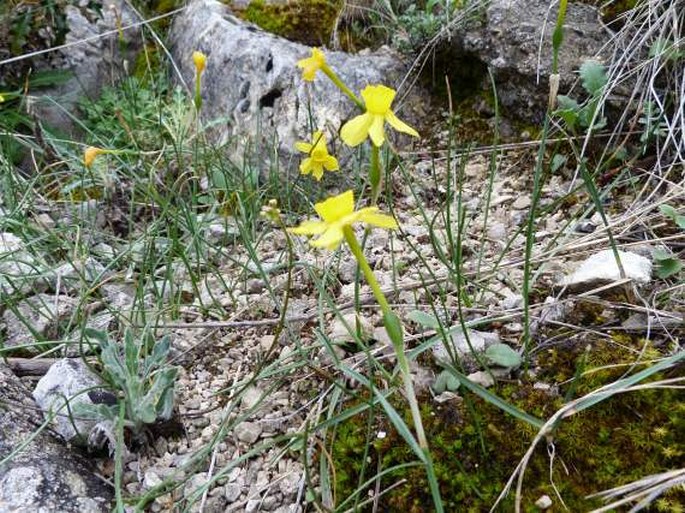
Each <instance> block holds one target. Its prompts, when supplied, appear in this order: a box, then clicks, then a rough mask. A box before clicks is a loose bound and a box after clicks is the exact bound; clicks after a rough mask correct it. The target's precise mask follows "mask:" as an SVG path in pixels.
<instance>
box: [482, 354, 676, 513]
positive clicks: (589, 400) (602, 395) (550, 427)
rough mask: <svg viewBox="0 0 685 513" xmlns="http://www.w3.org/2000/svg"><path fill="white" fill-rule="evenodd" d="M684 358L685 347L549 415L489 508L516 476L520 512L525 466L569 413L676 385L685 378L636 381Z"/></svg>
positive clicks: (517, 511)
mask: <svg viewBox="0 0 685 513" xmlns="http://www.w3.org/2000/svg"><path fill="white" fill-rule="evenodd" d="M683 359H685V351H680V352H678V353H676V354H674V355H673V356H670V357H668V358H666V359H664V360H661V362H659V363H657V364H656V365H653V366H652V367H649V368H647V369H644V370H642V371H640V372H637V373H636V374H634V375H632V376H629V377H627V378H623V379H620V380H618V381H615V382H613V383H610V384H608V385H605V386H603V387H601V388H598V389H597V390H594V391H592V392H590V393H589V394H587V395H585V396H583V397H580V398H578V399H576V400H574V401H571V402H569V403H568V404H566V405H564V406H563V407H562V408H560V409H559V410H558V411H557V412H556V413H555V414H554V415H552V416H551V417H550V419H549V420H548V421H547V422H545V424H544V426H542V428H541V429H540V431H539V432H538V434H537V435H536V436H535V439H534V440H533V442H532V443H531V444H530V447H529V448H528V450H527V451H526V453H525V455H524V456H523V458H522V459H521V461H520V462H519V464H518V465H517V466H516V469H514V472H513V473H512V475H511V477H510V478H509V480H508V481H507V484H506V486H505V487H504V490H502V492H501V493H500V495H499V497H497V500H496V501H495V504H494V505H493V506H492V508H491V509H490V512H491V513H492V512H493V511H495V509H496V508H497V506H498V505H499V503H500V502H501V501H502V500H503V499H504V497H506V496H507V494H508V493H509V491H510V490H511V486H512V485H513V484H514V480H515V479H517V478H518V479H517V484H516V503H515V504H516V505H515V511H516V513H520V512H521V500H522V489H523V477H524V474H525V471H526V468H527V467H528V463H529V461H530V459H531V458H532V456H533V453H534V451H535V448H536V447H537V445H538V444H539V443H540V442H541V441H542V439H543V438H548V437H550V436H551V435H552V433H553V431H554V428H555V427H556V426H557V424H558V423H559V422H560V421H561V420H563V419H564V418H567V417H570V416H571V415H575V414H576V413H580V412H581V411H583V410H585V409H587V408H591V407H592V406H594V405H596V404H597V403H599V402H601V401H604V400H605V399H609V398H610V397H612V396H614V395H616V394H619V393H625V392H632V391H635V390H640V389H644V388H645V387H652V388H654V387H663V386H677V385H676V384H675V383H679V382H683V381H685V378H676V379H670V380H665V381H657V382H653V383H649V384H646V385H637V383H639V382H640V381H643V380H644V379H647V378H648V377H649V376H652V375H653V374H655V373H657V372H660V371H663V370H666V369H668V368H670V367H672V366H674V365H676V364H677V363H679V362H680V361H682V360H683Z"/></svg>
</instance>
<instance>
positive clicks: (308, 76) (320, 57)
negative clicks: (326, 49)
mask: <svg viewBox="0 0 685 513" xmlns="http://www.w3.org/2000/svg"><path fill="white" fill-rule="evenodd" d="M324 66H326V57H325V56H324V54H323V52H322V51H321V50H319V49H318V48H312V56H311V57H307V58H306V59H302V60H299V61H297V67H298V68H301V69H302V78H303V79H305V80H307V81H308V82H313V81H314V79H315V78H316V72H317V71H319V70H320V69H322V68H323V67H324Z"/></svg>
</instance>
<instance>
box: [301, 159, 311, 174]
mask: <svg viewBox="0 0 685 513" xmlns="http://www.w3.org/2000/svg"><path fill="white" fill-rule="evenodd" d="M313 167H314V161H313V160H312V159H311V158H307V159H304V160H303V161H302V162H300V173H302V174H303V175H308V174H309V173H311V172H312V168H313Z"/></svg>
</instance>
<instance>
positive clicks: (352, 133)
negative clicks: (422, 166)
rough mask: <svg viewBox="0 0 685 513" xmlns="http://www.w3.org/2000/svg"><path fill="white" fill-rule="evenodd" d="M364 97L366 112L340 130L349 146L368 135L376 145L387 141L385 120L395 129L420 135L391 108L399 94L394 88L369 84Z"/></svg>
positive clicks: (356, 143)
mask: <svg viewBox="0 0 685 513" xmlns="http://www.w3.org/2000/svg"><path fill="white" fill-rule="evenodd" d="M361 94H362V98H363V100H364V105H365V106H366V112H365V113H364V114H361V115H359V116H356V117H355V118H352V119H351V120H350V121H348V122H347V123H345V124H344V125H343V127H342V129H341V130H340V137H341V138H342V140H343V141H344V142H345V144H347V145H348V146H352V147H354V146H357V145H358V144H361V143H362V142H363V141H364V140H365V139H366V138H367V137H371V141H373V144H374V145H376V146H382V145H383V143H384V142H385V122H386V121H387V122H388V123H389V124H390V126H392V127H393V128H394V129H395V130H399V131H400V132H404V133H405V134H409V135H412V136H414V137H418V136H419V133H418V132H417V131H416V130H414V129H413V128H412V127H410V126H409V125H407V124H406V123H404V122H403V121H400V119H399V118H398V117H397V116H395V113H394V112H393V111H392V110H391V109H390V105H391V104H392V101H393V100H394V99H395V95H396V94H397V93H396V91H395V90H394V89H391V88H389V87H386V86H384V85H369V86H366V87H365V88H364V89H363V90H362V93H361Z"/></svg>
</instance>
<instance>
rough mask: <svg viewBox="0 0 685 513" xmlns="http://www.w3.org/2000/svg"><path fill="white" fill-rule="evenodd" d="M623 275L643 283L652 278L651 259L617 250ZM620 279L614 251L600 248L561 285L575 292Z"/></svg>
mask: <svg viewBox="0 0 685 513" xmlns="http://www.w3.org/2000/svg"><path fill="white" fill-rule="evenodd" d="M618 255H619V258H620V260H621V265H622V266H623V271H624V272H625V277H626V278H628V279H631V280H633V281H634V282H636V283H638V284H640V285H644V284H646V283H649V282H650V281H651V279H652V261H651V260H650V259H649V258H646V257H643V256H641V255H638V254H636V253H631V252H628V251H618ZM620 279H621V273H620V269H619V267H618V264H617V263H616V258H615V256H614V252H613V251H612V250H610V249H605V250H602V251H600V252H598V253H595V254H594V255H592V256H590V257H588V258H587V259H585V260H584V261H583V262H581V264H580V265H579V266H578V268H577V269H576V270H575V271H574V272H573V274H571V275H570V276H566V277H565V278H564V279H563V281H562V283H561V285H563V286H565V287H567V288H568V289H570V290H573V291H576V292H579V291H580V292H582V291H585V290H591V289H593V288H596V287H600V286H602V285H607V284H609V283H611V282H615V281H618V280H620Z"/></svg>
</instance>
